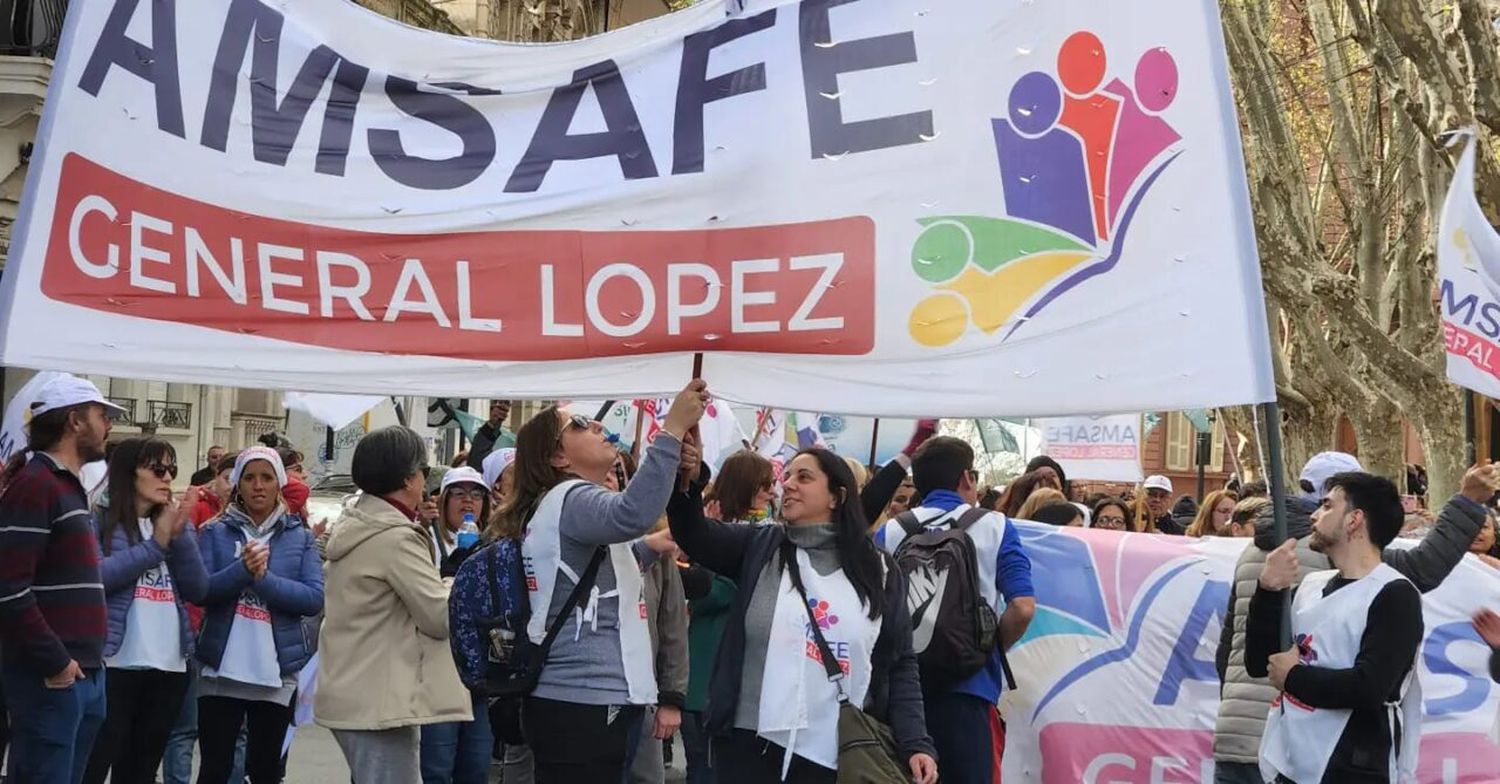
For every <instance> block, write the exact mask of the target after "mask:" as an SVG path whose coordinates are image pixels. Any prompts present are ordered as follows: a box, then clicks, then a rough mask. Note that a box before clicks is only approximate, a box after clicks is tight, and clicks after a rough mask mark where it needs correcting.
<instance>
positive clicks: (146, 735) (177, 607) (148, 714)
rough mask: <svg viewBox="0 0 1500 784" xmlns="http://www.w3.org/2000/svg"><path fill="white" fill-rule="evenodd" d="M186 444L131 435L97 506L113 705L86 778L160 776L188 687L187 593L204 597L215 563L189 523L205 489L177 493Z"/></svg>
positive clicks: (125, 783) (108, 690) (146, 781)
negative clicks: (180, 448)
mask: <svg viewBox="0 0 1500 784" xmlns="http://www.w3.org/2000/svg"><path fill="white" fill-rule="evenodd" d="M176 477H177V453H176V451H175V450H173V449H172V445H171V444H169V443H167V442H166V441H164V440H162V439H159V438H128V439H126V440H124V441H122V442H120V445H119V446H118V447H117V448H116V449H115V452H114V460H113V461H112V462H111V463H110V465H109V484H108V492H107V493H106V495H105V497H104V498H102V499H100V501H99V503H98V504H97V505H96V506H95V507H94V522H95V525H96V526H97V527H98V534H99V544H100V548H101V550H102V552H103V554H104V558H103V560H102V561H100V563H99V572H100V576H101V577H102V579H103V583H104V591H105V604H106V607H107V612H108V623H109V625H108V628H109V634H108V636H107V637H106V638H105V641H104V666H105V667H106V668H107V674H108V677H107V678H106V679H105V685H104V690H105V695H106V697H105V700H106V713H105V717H104V726H103V728H102V729H101V730H100V732H99V737H98V739H97V740H96V741H95V742H94V750H93V752H92V753H91V754H90V756H89V764H88V768H87V770H86V771H85V773H84V776H83V780H84V781H85V782H89V784H100V783H101V782H103V781H104V778H105V776H106V775H108V776H109V778H110V781H113V782H118V784H133V783H134V782H140V783H141V784H151V782H153V781H155V780H156V769H157V768H158V767H159V766H160V765H161V758H162V753H163V752H164V751H165V750H166V747H167V738H168V736H169V735H170V733H171V731H172V725H173V724H174V723H175V722H176V720H177V715H178V713H179V712H180V711H181V709H182V702H183V698H184V695H185V694H186V693H187V687H188V673H187V660H188V656H190V655H191V654H192V647H193V635H192V633H191V631H190V629H189V624H188V615H187V611H186V610H185V609H184V607H183V601H184V600H187V601H194V602H197V601H202V600H203V597H204V595H205V594H206V593H207V591H208V572H207V571H205V570H204V568H203V561H202V559H201V558H199V556H198V541H197V536H196V535H195V534H194V531H193V527H192V526H191V525H189V524H188V522H189V517H190V516H191V510H192V508H193V507H194V506H195V505H196V504H197V502H198V498H197V496H198V493H199V490H198V489H196V488H195V489H192V490H189V491H188V493H187V494H186V495H184V496H183V498H182V499H181V501H180V502H179V503H176V504H174V503H172V480H173V479H175V478H176Z"/></svg>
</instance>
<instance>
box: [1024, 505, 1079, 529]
mask: <svg viewBox="0 0 1500 784" xmlns="http://www.w3.org/2000/svg"><path fill="white" fill-rule="evenodd" d="M1025 519H1029V520H1032V521H1034V522H1038V523H1046V524H1047V525H1055V526H1060V527H1064V528H1082V527H1083V512H1082V511H1080V510H1079V508H1078V507H1077V506H1075V505H1074V504H1071V503H1068V502H1067V501H1052V502H1049V503H1045V504H1042V505H1041V506H1039V507H1037V510H1036V511H1035V512H1032V513H1031V517H1029V518H1025Z"/></svg>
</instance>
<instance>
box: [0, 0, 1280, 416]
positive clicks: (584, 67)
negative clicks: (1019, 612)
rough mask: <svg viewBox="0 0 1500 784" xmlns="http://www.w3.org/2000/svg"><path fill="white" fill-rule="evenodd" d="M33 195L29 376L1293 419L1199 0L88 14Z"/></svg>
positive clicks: (18, 260)
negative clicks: (445, 23)
mask: <svg viewBox="0 0 1500 784" xmlns="http://www.w3.org/2000/svg"><path fill="white" fill-rule="evenodd" d="M741 5H743V9H741V8H740V7H741ZM26 194H27V199H26V203H25V205H24V209H23V212H22V215H21V218H20V222H19V224H18V226H17V230H16V232H15V237H14V241H13V245H12V258H11V260H10V264H9V265H8V268H7V270H6V275H5V278H4V306H5V311H6V324H5V328H4V330H3V332H0V361H3V362H4V363H5V364H12V365H19V366H26V367H44V368H58V369H68V370H75V371H87V372H92V373H103V374H111V375H119V376H126V377H149V378H160V379H166V380H172V381H184V382H205V383H217V384H227V385H235V386H254V387H275V388H285V389H296V390H300V391H313V392H347V393H366V394H386V393H392V392H397V393H400V394H418V395H424V394H425V395H432V396H460V397H461V396H471V397H472V396H492V397H498V396H504V397H539V398H551V397H564V398H618V399H632V398H642V397H650V396H652V395H655V394H659V393H665V392H670V391H672V390H675V389H677V388H679V387H680V386H681V384H682V383H683V382H684V381H685V380H686V379H687V377H688V376H689V375H690V371H691V353H690V352H695V351H704V352H710V353H709V355H708V357H707V360H706V362H705V363H704V376H705V377H706V378H708V379H709V381H710V383H711V384H712V386H713V388H714V389H715V390H716V391H717V392H718V393H719V394H720V395H721V396H723V397H726V398H728V399H733V400H739V401H753V402H755V403H759V404H768V405H775V406H778V407H781V408H785V409H789V410H802V411H818V410H823V409H825V408H828V407H829V403H830V402H832V403H836V404H837V408H838V409H839V410H841V411H847V412H850V413H855V414H866V415H884V416H894V415H902V414H905V415H922V416H988V415H995V414H1000V413H1003V414H1010V415H1047V414H1055V415H1063V414H1077V413H1087V412H1094V411H1100V410H1122V409H1125V410H1163V409H1182V408H1190V407H1202V406H1218V405H1227V404H1234V403H1247V402H1254V401H1263V400H1269V399H1271V396H1272V394H1273V383H1272V378H1271V372H1270V361H1269V354H1268V345H1267V338H1266V334H1267V333H1266V325H1265V318H1264V308H1263V306H1262V297H1261V285H1260V276H1259V270H1258V267H1257V258H1256V252H1255V245H1254V237H1253V232H1252V226H1251V218H1250V209H1249V200H1248V191H1247V189H1246V185H1245V177H1244V167H1243V163H1242V160H1241V154H1240V142H1239V136H1238V126H1237V121H1236V118H1235V113H1234V106H1233V100H1232V97H1231V93H1230V88H1229V82H1228V75H1227V70H1226V65H1225V55H1224V51H1223V42H1222V39H1221V33H1220V27H1219V18H1218V11H1217V3H1216V2H1214V0H1159V1H1158V2H1156V3H1153V4H1152V7H1151V13H1149V14H1145V15H1143V14H1140V13H1139V12H1138V9H1135V8H1131V7H1126V6H1122V5H1121V4H1119V3H1118V2H1112V1H1111V0H1076V1H1075V2H1068V3H1036V2H1030V1H1029V0H1027V1H1024V2H1023V1H1022V0H945V2H942V3H933V2H931V1H930V0H803V1H802V2H792V1H791V0H758V1H757V0H751V1H750V2H744V3H741V2H740V0H717V1H713V0H711V1H710V2H704V3H700V4H698V5H696V6H694V7H692V8H690V9H688V10H685V11H681V12H678V13H674V14H671V15H668V16H665V17H662V18H659V19H655V20H652V21H648V22H644V23H641V24H638V25H635V26H632V27H629V28H626V29H623V30H619V31H615V32H612V33H609V34H607V35H603V36H598V37H596V38H592V39H588V40H584V41H579V42H575V43H566V44H549V45H547V46H520V45H507V44H502V43H497V42H493V41H486V40H475V39H463V38H455V37H448V36H443V35H438V34H434V33H429V32H424V31H420V30H416V29H413V28H409V27H405V26H403V25H401V24H398V23H396V22H393V21H391V20H389V19H386V18H383V17H380V16H377V15H375V14H373V13H371V12H369V11H366V10H364V9H362V8H360V7H359V6H357V5H356V4H354V3H350V2H348V1H347V0H297V2H295V3H291V2H260V1H259V0H191V2H188V1H187V0H154V1H153V2H140V0H75V2H73V3H72V4H71V7H70V8H69V13H68V18H67V30H66V33H65V36H64V41H63V46H62V49H61V53H60V56H59V59H58V62H57V65H56V70H55V71H54V73H53V77H52V84H51V89H50V92H49V95H48V100H47V105H46V112H45V116H44V119H43V127H42V132H41V135H40V138H39V143H38V154H37V155H36V157H35V158H34V159H33V161H32V164H31V176H30V179H29V181H28V183H27V189H26ZM1142 346H1149V347H1150V353H1151V355H1152V356H1153V357H1154V359H1153V360H1152V361H1151V362H1150V363H1141V362H1139V361H1138V360H1137V359H1136V357H1137V356H1138V354H1139V353H1140V350H1141V347H1142Z"/></svg>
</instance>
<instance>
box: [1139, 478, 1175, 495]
mask: <svg viewBox="0 0 1500 784" xmlns="http://www.w3.org/2000/svg"><path fill="white" fill-rule="evenodd" d="M1141 489H1142V490H1165V491H1167V495H1171V494H1172V480H1170V479H1168V478H1166V477H1164V476H1162V475H1161V474H1152V475H1151V476H1148V477H1146V481H1144V482H1142V483H1141Z"/></svg>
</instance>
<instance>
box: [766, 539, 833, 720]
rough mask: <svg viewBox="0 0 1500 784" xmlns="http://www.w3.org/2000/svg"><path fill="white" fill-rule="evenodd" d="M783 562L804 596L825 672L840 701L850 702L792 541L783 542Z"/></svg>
mask: <svg viewBox="0 0 1500 784" xmlns="http://www.w3.org/2000/svg"><path fill="white" fill-rule="evenodd" d="M781 563H782V565H783V566H785V567H786V569H787V574H788V576H790V577H791V578H792V587H793V588H796V589H797V595H798V596H800V597H802V609H804V610H806V611H807V626H808V628H809V629H811V630H812V635H813V641H814V642H816V643H817V644H818V655H819V656H820V657H821V658H822V659H823V672H825V673H827V674H828V680H830V681H833V683H834V685H835V686H837V687H838V690H839V701H840V702H848V701H849V695H847V694H845V693H844V671H843V669H841V668H840V667H839V663H838V659H836V658H834V656H833V649H832V648H830V647H828V640H826V639H824V637H823V630H822V629H819V628H818V619H817V617H816V616H814V615H813V609H812V605H811V604H810V603H809V602H808V599H807V591H806V590H805V589H804V588H803V587H802V570H801V569H800V568H798V566H797V548H796V546H795V545H793V544H792V543H791V542H790V541H783V542H782V543H781Z"/></svg>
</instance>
